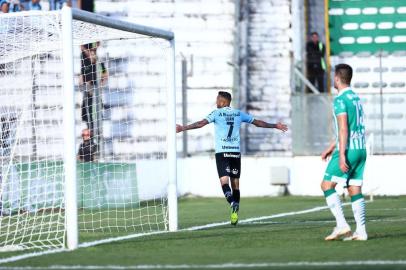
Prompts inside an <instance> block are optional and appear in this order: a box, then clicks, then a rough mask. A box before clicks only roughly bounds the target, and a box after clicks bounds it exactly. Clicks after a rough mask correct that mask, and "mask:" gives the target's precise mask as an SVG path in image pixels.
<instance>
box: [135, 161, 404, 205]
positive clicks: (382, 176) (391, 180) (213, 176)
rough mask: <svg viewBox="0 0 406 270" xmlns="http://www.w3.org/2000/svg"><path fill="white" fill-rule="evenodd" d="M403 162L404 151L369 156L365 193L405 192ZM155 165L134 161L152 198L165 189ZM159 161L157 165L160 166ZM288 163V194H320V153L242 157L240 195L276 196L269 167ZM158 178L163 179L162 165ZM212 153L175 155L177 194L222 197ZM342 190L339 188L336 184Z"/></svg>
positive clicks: (144, 189)
mask: <svg viewBox="0 0 406 270" xmlns="http://www.w3.org/2000/svg"><path fill="white" fill-rule="evenodd" d="M404 164H406V155H386V156H370V157H368V160H367V165H366V170H365V175H364V178H365V184H364V187H363V191H364V194H365V195H370V194H371V193H372V194H373V195H382V196H386V195H388V196H389V195H394V196H396V195H406V181H405V179H406V171H405V170H401V168H402V166H404ZM156 165H159V164H151V162H145V163H138V164H137V178H138V187H139V190H140V194H149V196H150V197H149V198H145V197H144V198H143V197H141V199H151V198H152V197H153V196H158V195H160V194H162V192H165V185H163V182H161V181H155V180H151V179H152V178H151V175H150V174H151V173H149V172H154V175H155V179H156V177H157V176H156V168H157V167H156ZM162 165H163V164H160V165H159V166H162ZM278 166H282V167H287V168H288V169H289V171H290V184H289V186H288V189H289V192H290V194H291V195H298V196H322V192H321V191H320V182H321V180H322V178H323V175H324V170H325V168H326V166H327V163H325V162H322V161H321V159H320V157H319V156H303V157H293V158H292V157H250V156H246V157H243V158H242V164H241V167H242V170H241V173H242V174H241V182H240V186H241V195H242V196H243V197H262V196H278V195H280V194H281V187H280V186H273V185H271V168H272V167H278ZM160 171H161V174H162V175H161V176H160V177H159V179H165V175H164V174H165V170H164V169H162V170H160ZM218 182H219V180H218V176H217V171H216V164H215V160H214V157H213V156H199V157H192V158H186V159H178V195H179V196H185V195H192V196H202V197H222V196H223V194H222V192H221V188H220V186H219V183H218ZM337 190H338V191H340V192H342V188H341V187H338V188H337Z"/></svg>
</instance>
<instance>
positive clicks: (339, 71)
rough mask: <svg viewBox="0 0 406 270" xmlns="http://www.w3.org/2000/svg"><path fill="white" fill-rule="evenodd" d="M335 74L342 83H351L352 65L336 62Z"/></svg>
mask: <svg viewBox="0 0 406 270" xmlns="http://www.w3.org/2000/svg"><path fill="white" fill-rule="evenodd" d="M335 74H336V75H337V76H338V77H339V78H340V80H341V82H342V83H345V84H348V85H350V84H351V79H352V67H351V66H350V65H347V64H338V65H336V66H335Z"/></svg>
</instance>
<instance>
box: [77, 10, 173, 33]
mask: <svg viewBox="0 0 406 270" xmlns="http://www.w3.org/2000/svg"><path fill="white" fill-rule="evenodd" d="M72 18H73V19H75V20H79V21H83V22H87V23H93V24H97V25H101V26H105V27H109V28H114V29H117V30H122V31H126V32H131V33H136V34H140V35H147V36H151V37H156V38H163V39H166V40H173V39H174V38H175V35H174V33H173V32H171V31H167V30H162V29H159V28H154V27H149V26H144V25H139V24H135V23H131V22H125V21H120V20H116V19H112V18H110V17H107V16H103V15H100V14H95V13H92V12H88V11H84V10H80V9H76V8H73V9H72Z"/></svg>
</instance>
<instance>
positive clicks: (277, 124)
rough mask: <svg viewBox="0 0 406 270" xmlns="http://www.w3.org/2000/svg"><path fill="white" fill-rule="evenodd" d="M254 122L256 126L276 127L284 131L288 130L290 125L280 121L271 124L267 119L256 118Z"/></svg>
mask: <svg viewBox="0 0 406 270" xmlns="http://www.w3.org/2000/svg"><path fill="white" fill-rule="evenodd" d="M252 124H253V125H254V126H256V127H261V128H276V129H279V130H281V131H283V132H285V131H287V130H288V126H287V125H285V124H282V123H280V122H278V123H276V124H270V123H267V122H265V121H262V120H257V119H255V120H254V122H252Z"/></svg>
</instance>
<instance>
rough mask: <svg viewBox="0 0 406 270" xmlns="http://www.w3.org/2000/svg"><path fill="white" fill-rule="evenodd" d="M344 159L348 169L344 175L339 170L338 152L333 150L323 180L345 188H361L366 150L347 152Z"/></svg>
mask: <svg viewBox="0 0 406 270" xmlns="http://www.w3.org/2000/svg"><path fill="white" fill-rule="evenodd" d="M346 158H347V165H348V166H349V167H350V168H349V170H348V172H346V173H344V172H342V171H341V169H340V157H339V152H338V151H337V150H335V151H334V153H333V155H332V156H331V160H330V162H329V163H328V166H327V169H326V173H325V174H324V180H325V181H332V182H336V183H342V184H344V185H345V186H362V180H363V179H364V168H365V161H366V159H367V152H366V150H347V152H346Z"/></svg>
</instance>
